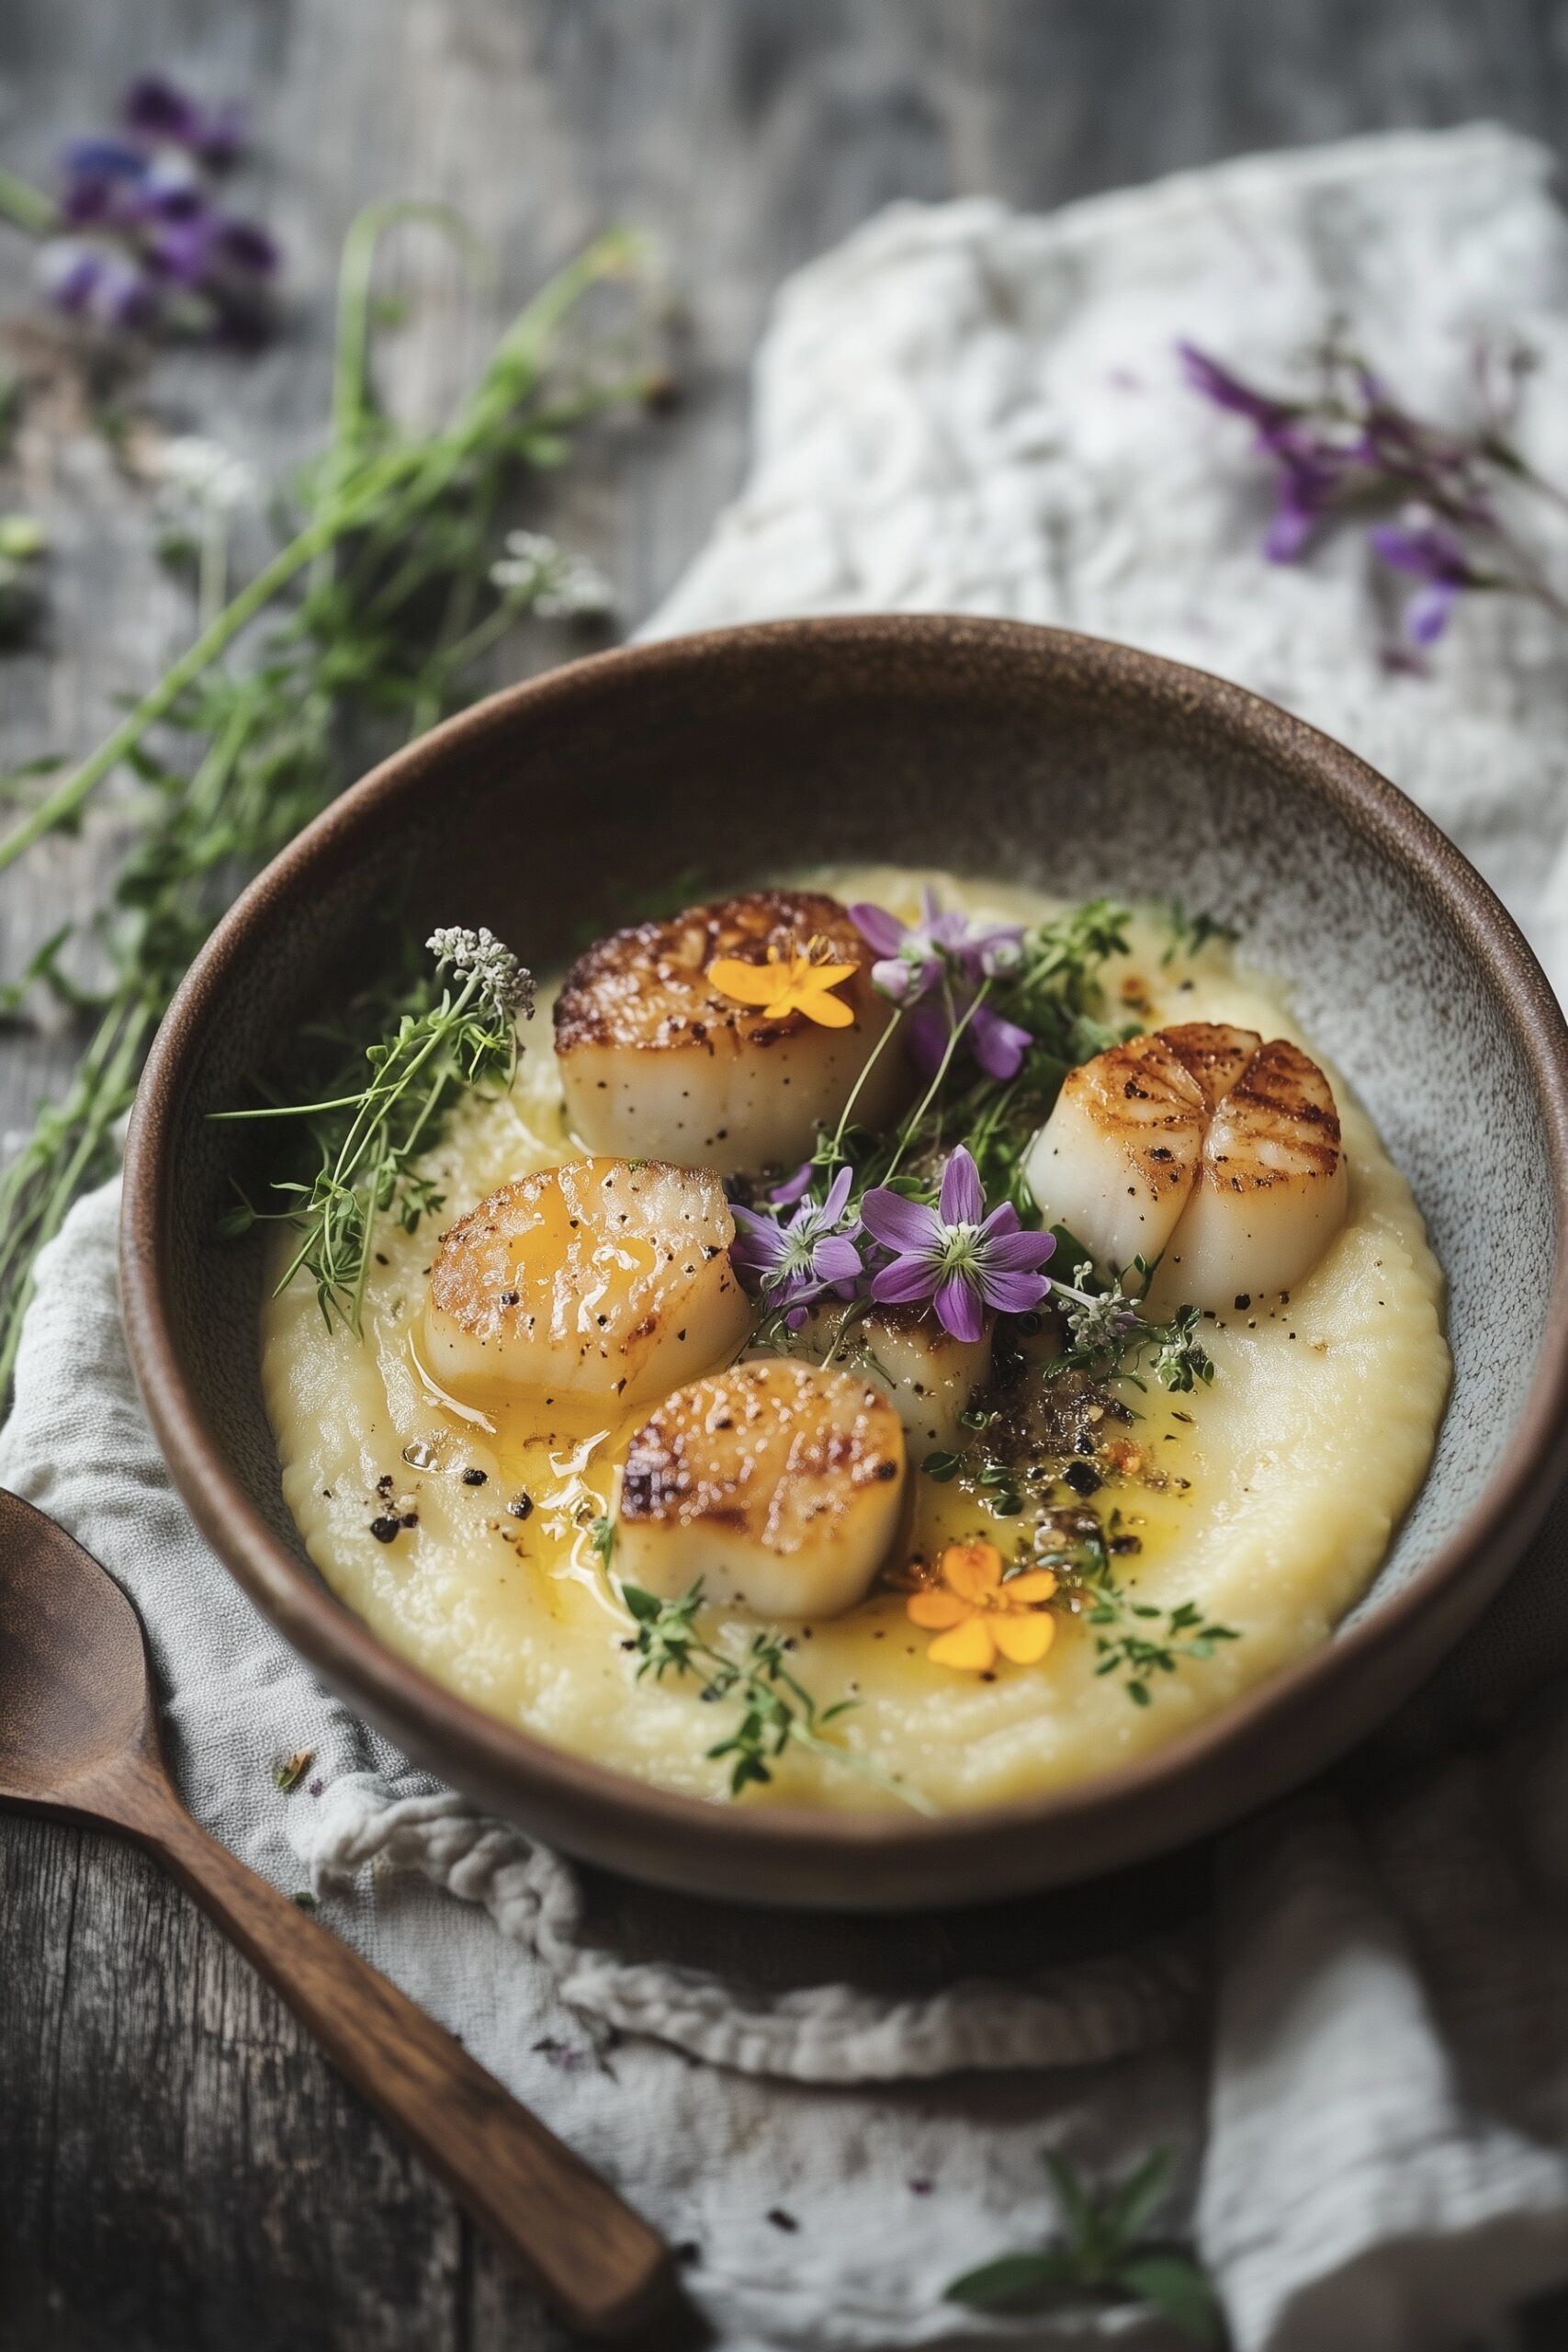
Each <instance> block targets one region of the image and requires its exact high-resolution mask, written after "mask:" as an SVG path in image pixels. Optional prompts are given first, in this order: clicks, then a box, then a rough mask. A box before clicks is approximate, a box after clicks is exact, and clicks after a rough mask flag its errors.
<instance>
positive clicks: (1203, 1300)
mask: <svg viewBox="0 0 1568 2352" xmlns="http://www.w3.org/2000/svg"><path fill="white" fill-rule="evenodd" d="M1024 1175H1025V1178H1026V1180H1027V1182H1028V1183H1029V1186H1030V1189H1031V1191H1032V1193H1033V1194H1034V1197H1035V1199H1036V1201H1038V1203H1039V1204H1040V1207H1041V1209H1042V1211H1043V1214H1044V1215H1045V1216H1046V1217H1048V1218H1049V1219H1050V1220H1051V1221H1052V1222H1053V1223H1054V1224H1060V1225H1065V1226H1066V1227H1068V1228H1069V1229H1070V1231H1071V1232H1072V1233H1073V1234H1074V1235H1075V1236H1076V1237H1077V1239H1078V1240H1079V1241H1081V1242H1083V1243H1084V1244H1085V1245H1086V1246H1087V1248H1088V1249H1089V1250H1090V1251H1091V1252H1092V1253H1093V1255H1094V1257H1095V1259H1096V1260H1097V1261H1098V1262H1099V1263H1100V1265H1101V1266H1102V1267H1104V1268H1106V1269H1108V1270H1109V1271H1110V1272H1113V1273H1120V1272H1122V1271H1123V1270H1124V1269H1125V1268H1126V1267H1127V1266H1128V1265H1130V1264H1131V1263H1132V1261H1133V1259H1134V1257H1142V1258H1143V1259H1144V1260H1145V1261H1146V1262H1147V1263H1149V1264H1151V1265H1152V1264H1154V1262H1155V1261H1156V1259H1157V1260H1158V1261H1159V1263H1158V1268H1157V1271H1156V1275H1155V1279H1154V1281H1153V1283H1151V1285H1150V1288H1149V1294H1148V1306H1149V1311H1150V1312H1151V1313H1152V1314H1155V1315H1156V1316H1166V1315H1169V1314H1170V1313H1172V1312H1173V1311H1174V1310H1175V1308H1176V1307H1178V1306H1204V1307H1219V1306H1229V1305H1230V1304H1231V1302H1232V1301H1233V1300H1235V1299H1236V1298H1238V1297H1241V1296H1244V1295H1245V1296H1248V1297H1258V1296H1259V1295H1263V1294H1265V1293H1269V1292H1274V1291H1280V1290H1289V1288H1290V1287H1291V1285H1292V1283H1296V1282H1300V1281H1301V1279H1302V1277H1303V1275H1304V1274H1306V1273H1309V1272H1311V1270H1312V1268H1313V1267H1314V1266H1315V1265H1316V1263H1317V1261H1318V1260H1319V1258H1321V1257H1322V1255H1323V1253H1324V1251H1325V1250H1326V1248H1327V1247H1328V1244H1329V1242H1330V1241H1332V1239H1333V1238H1334V1236H1335V1235H1336V1233H1337V1231H1338V1230H1339V1227H1340V1226H1341V1225H1342V1224H1343V1223H1344V1220H1345V1206H1346V1199H1347V1193H1348V1179H1347V1176H1346V1170H1345V1160H1344V1155H1343V1153H1342V1152H1341V1150H1340V1148H1339V1115H1338V1113H1337V1110H1336V1109H1335V1105H1334V1090H1333V1089H1332V1087H1331V1086H1330V1085H1329V1083H1328V1080H1327V1079H1326V1078H1325V1076H1324V1074H1323V1072H1322V1071H1321V1070H1320V1069H1318V1067H1317V1064H1316V1063H1315V1062H1314V1061H1312V1060H1310V1059H1309V1058H1308V1057H1307V1056H1306V1055H1305V1054H1303V1052H1302V1050H1301V1048H1300V1047H1299V1046H1292V1045H1290V1044H1288V1043H1287V1042H1286V1040H1285V1039H1284V1038H1282V1037H1276V1038H1275V1039H1274V1040H1273V1042H1272V1044H1270V1045H1267V1046H1266V1045H1265V1044H1264V1043H1263V1041H1262V1039H1261V1038H1260V1037H1259V1036H1258V1033H1257V1031H1256V1030H1253V1029H1237V1028H1233V1027H1230V1026H1229V1025H1228V1024H1226V1023H1221V1022H1210V1021H1190V1022H1184V1023H1178V1024H1177V1025H1176V1026H1174V1027H1172V1028H1169V1029H1156V1031H1155V1032H1154V1033H1153V1035H1150V1036H1147V1037H1134V1038H1133V1039H1132V1041H1131V1042H1130V1043H1129V1044H1127V1045H1125V1046H1111V1049H1110V1051H1109V1052H1107V1053H1103V1054H1097V1055H1096V1056H1095V1058H1094V1059H1093V1061H1091V1062H1086V1063H1085V1064H1084V1065H1083V1067H1082V1069H1076V1070H1073V1071H1072V1072H1070V1073H1069V1075H1068V1077H1067V1079H1066V1081H1065V1083H1064V1085H1063V1088H1062V1091H1061V1094H1060V1096H1059V1098H1058V1100H1057V1103H1056V1106H1055V1109H1054V1110H1053V1112H1052V1114H1051V1116H1050V1117H1049V1119H1047V1121H1046V1122H1045V1125H1043V1127H1042V1129H1041V1130H1040V1133H1039V1134H1038V1135H1037V1136H1035V1138H1034V1141H1033V1142H1032V1144H1031V1146H1030V1148H1029V1154H1028V1157H1027V1159H1025V1161H1024Z"/></svg>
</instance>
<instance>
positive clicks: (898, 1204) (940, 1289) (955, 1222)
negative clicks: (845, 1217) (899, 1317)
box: [861, 1144, 1056, 1340]
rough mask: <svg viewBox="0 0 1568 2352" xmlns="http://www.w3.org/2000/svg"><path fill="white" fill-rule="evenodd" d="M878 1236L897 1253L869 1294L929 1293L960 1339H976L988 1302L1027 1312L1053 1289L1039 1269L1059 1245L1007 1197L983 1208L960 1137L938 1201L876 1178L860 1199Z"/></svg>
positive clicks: (911, 1297)
mask: <svg viewBox="0 0 1568 2352" xmlns="http://www.w3.org/2000/svg"><path fill="white" fill-rule="evenodd" d="M861 1216H862V1219H863V1223H864V1226H865V1229H866V1231H867V1232H868V1233H869V1234H870V1235H871V1236H872V1238H873V1239H874V1240H876V1241H879V1242H880V1243H881V1244H882V1246H883V1248H884V1249H885V1250H892V1251H893V1252H894V1255H893V1257H892V1259H891V1261H890V1262H889V1263H888V1264H886V1265H885V1266H883V1267H881V1268H880V1269H879V1271H878V1272H876V1273H875V1274H874V1276H873V1279H872V1284H871V1295H872V1296H873V1298H874V1299H877V1300H879V1301H880V1302H882V1303H883V1304H884V1305H886V1306H912V1305H913V1304H914V1303H915V1302H916V1301H917V1300H921V1301H923V1300H927V1299H929V1300H930V1301H931V1305H932V1306H934V1308H935V1310H936V1318H937V1321H938V1322H939V1323H940V1324H941V1325H942V1329H943V1330H944V1331H948V1332H951V1334H952V1336H953V1338H954V1339H955V1340H977V1339H978V1338H979V1337H980V1335H981V1333H982V1332H983V1330H984V1329H985V1327H986V1309H987V1307H988V1306H994V1307H995V1308H996V1309H997V1310H998V1313H1000V1314H1003V1315H1027V1314H1028V1313H1029V1311H1030V1309H1031V1308H1032V1307H1035V1306H1039V1304H1040V1302H1041V1300H1042V1299H1043V1297H1044V1296H1045V1294H1046V1292H1047V1291H1048V1290H1049V1288H1050V1283H1048V1282H1047V1280H1046V1278H1045V1276H1044V1275H1043V1273H1041V1272H1039V1269H1040V1268H1041V1267H1042V1266H1043V1264H1044V1263H1045V1261H1046V1260H1047V1259H1048V1258H1049V1257H1050V1255H1051V1253H1052V1251H1053V1250H1055V1246H1056V1242H1055V1235H1053V1234H1049V1233H1025V1232H1023V1231H1022V1230H1021V1227H1020V1225H1019V1221H1018V1212H1017V1210H1016V1209H1015V1208H1013V1207H1012V1205H1011V1204H1010V1203H1009V1202H1006V1201H1004V1202H1003V1203H1002V1204H1000V1206H999V1207H998V1208H994V1209H993V1210H992V1211H991V1213H990V1215H989V1216H987V1215H986V1196H985V1193H984V1192H983V1191H982V1189H981V1185H980V1176H979V1170H977V1169H976V1165H975V1162H974V1160H973V1159H972V1158H971V1157H970V1155H969V1153H968V1152H967V1151H966V1150H965V1149H964V1146H963V1145H962V1144H960V1145H959V1147H958V1148H957V1149H956V1151H954V1152H953V1156H952V1158H951V1159H949V1160H948V1163H947V1165H946V1167H945V1168H944V1169H943V1170H942V1196H941V1200H940V1202H939V1204H938V1205H937V1207H935V1208H934V1209H933V1208H928V1207H927V1206H926V1205H925V1204H924V1203H922V1202H920V1201H910V1200H907V1199H906V1198H905V1197H904V1194H903V1193H896V1192H894V1191H893V1190H892V1189H891V1188H890V1187H889V1186H888V1185H886V1184H878V1185H876V1186H875V1187H874V1189H873V1190H872V1191H871V1192H869V1193H866V1195H865V1197H864V1199H863V1201H862V1203H861Z"/></svg>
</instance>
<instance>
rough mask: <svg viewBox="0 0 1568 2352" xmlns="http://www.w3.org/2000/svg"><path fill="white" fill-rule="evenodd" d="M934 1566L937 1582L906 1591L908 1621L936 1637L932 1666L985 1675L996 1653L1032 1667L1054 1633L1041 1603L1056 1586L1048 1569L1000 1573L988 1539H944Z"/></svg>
mask: <svg viewBox="0 0 1568 2352" xmlns="http://www.w3.org/2000/svg"><path fill="white" fill-rule="evenodd" d="M937 1568H938V1570H939V1572H940V1574H941V1577H942V1582H941V1584H940V1585H931V1586H929V1587H928V1588H927V1589H926V1590H925V1591H924V1592H912V1593H911V1594H910V1595H909V1599H908V1604H907V1605H908V1611H909V1620H910V1623H912V1624H916V1625H922V1626H924V1627H925V1628H926V1629H927V1630H928V1631H929V1632H931V1633H934V1634H937V1635H938V1636H939V1638H938V1639H937V1640H936V1641H934V1642H933V1643H932V1644H931V1647H930V1649H929V1650H928V1651H927V1652H926V1656H927V1657H929V1658H930V1660H931V1664H932V1665H933V1666H956V1667H960V1668H963V1669H964V1671H965V1672H967V1673H970V1674H988V1673H989V1672H990V1670H991V1668H992V1667H993V1666H995V1664H996V1662H997V1652H998V1650H1000V1652H1001V1654H1002V1656H1003V1657H1005V1658H1010V1659H1011V1660H1012V1663H1013V1664H1014V1665H1015V1666H1038V1664H1039V1663H1040V1660H1041V1659H1042V1658H1043V1657H1044V1655H1045V1653H1046V1651H1047V1650H1048V1649H1049V1648H1050V1646H1051V1645H1052V1643H1053V1642H1054V1641H1055V1637H1056V1621H1055V1618H1054V1617H1050V1616H1048V1615H1047V1614H1046V1613H1045V1611H1044V1610H1043V1609H1042V1608H1041V1606H1040V1603H1041V1602H1042V1601H1045V1600H1050V1598H1051V1596H1052V1594H1053V1593H1054V1592H1055V1589H1056V1579H1055V1576H1053V1574H1052V1572H1051V1570H1050V1569H1049V1568H1026V1569H1025V1570H1024V1573H1023V1574H1022V1576H1021V1577H1007V1578H1006V1579H1005V1580H1004V1578H1003V1577H1002V1555H1001V1554H1000V1553H999V1552H998V1549H997V1547H996V1545H995V1544H985V1543H978V1544H949V1545H948V1547H947V1549H946V1551H945V1552H943V1554H942V1557H941V1559H940V1560H939V1561H938V1562H937Z"/></svg>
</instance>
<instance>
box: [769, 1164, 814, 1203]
mask: <svg viewBox="0 0 1568 2352" xmlns="http://www.w3.org/2000/svg"><path fill="white" fill-rule="evenodd" d="M816 1172H817V1163H816V1161H815V1160H812V1159H803V1160H802V1161H801V1163H800V1166H799V1167H798V1168H797V1169H796V1170H795V1174H794V1175H793V1176H786V1177H785V1178H784V1182H783V1183H782V1184H775V1185H774V1186H773V1191H772V1192H771V1193H769V1194H768V1198H769V1200H770V1201H772V1203H773V1206H774V1207H775V1208H776V1209H792V1208H794V1206H795V1203H796V1201H803V1200H804V1199H805V1198H806V1195H807V1193H808V1192H809V1191H810V1190H811V1179H812V1177H813V1176H814V1175H815V1174H816Z"/></svg>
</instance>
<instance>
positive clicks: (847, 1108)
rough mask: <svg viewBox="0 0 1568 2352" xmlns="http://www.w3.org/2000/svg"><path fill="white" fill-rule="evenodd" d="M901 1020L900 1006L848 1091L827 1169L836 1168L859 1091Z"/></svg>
mask: <svg viewBox="0 0 1568 2352" xmlns="http://www.w3.org/2000/svg"><path fill="white" fill-rule="evenodd" d="M903 1018H904V1008H903V1006H902V1005H899V1006H898V1008H897V1011H896V1012H895V1013H894V1015H893V1018H892V1020H891V1021H890V1022H889V1023H888V1024H887V1026H886V1029H885V1030H884V1031H883V1033H882V1035H881V1036H880V1037H879V1038H878V1039H877V1041H876V1043H875V1045H874V1046H873V1047H872V1049H871V1051H870V1053H869V1054H868V1055H867V1056H866V1058H865V1064H864V1067H863V1069H862V1071H861V1074H860V1076H859V1077H858V1078H857V1079H856V1080H855V1082H854V1084H853V1085H852V1087H851V1089H850V1099H849V1101H848V1102H847V1103H845V1105H844V1107H843V1109H842V1111H841V1112H840V1114H839V1124H838V1127H837V1129H836V1130H835V1132H834V1136H833V1156H832V1159H830V1160H829V1167H832V1168H836V1167H837V1166H838V1164H839V1155H840V1152H841V1151H842V1150H843V1148H844V1136H845V1135H846V1134H847V1133H848V1130H849V1124H850V1114H851V1112H852V1110H853V1109H854V1107H855V1104H856V1103H858V1102H859V1101H860V1098H861V1090H862V1089H863V1086H864V1084H865V1082H866V1080H867V1079H868V1078H869V1077H870V1076H871V1073H872V1071H873V1070H874V1069H875V1068H876V1063H877V1057H878V1056H879V1055H880V1054H881V1052H882V1050H883V1047H884V1046H886V1043H887V1041H888V1039H889V1038H890V1037H891V1036H892V1035H893V1033H894V1031H895V1030H896V1029H897V1026H898V1024H899V1023H900V1022H901V1021H902V1020H903Z"/></svg>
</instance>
